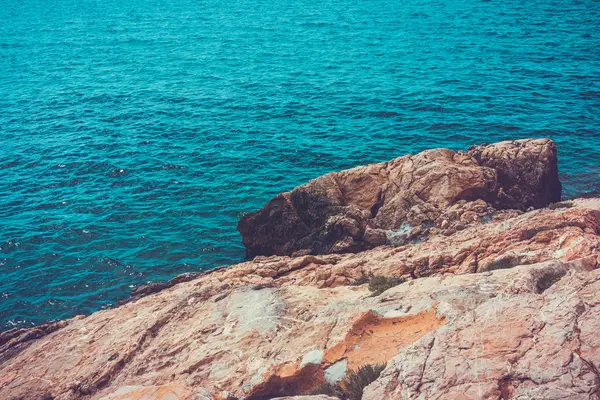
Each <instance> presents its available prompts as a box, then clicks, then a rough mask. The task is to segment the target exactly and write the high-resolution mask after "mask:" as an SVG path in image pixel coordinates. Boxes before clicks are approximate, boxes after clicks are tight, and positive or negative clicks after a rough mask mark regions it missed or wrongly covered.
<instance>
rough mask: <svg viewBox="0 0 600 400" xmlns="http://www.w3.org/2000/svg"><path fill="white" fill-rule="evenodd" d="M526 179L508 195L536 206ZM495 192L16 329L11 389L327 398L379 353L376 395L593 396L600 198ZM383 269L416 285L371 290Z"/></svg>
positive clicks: (55, 395)
mask: <svg viewBox="0 0 600 400" xmlns="http://www.w3.org/2000/svg"><path fill="white" fill-rule="evenodd" d="M542 143H546V142H542ZM545 145H548V146H550V144H548V143H546V144H544V145H542V147H543V146H545ZM503 146H504V145H503ZM510 148H511V149H512V147H510ZM470 151H473V150H470ZM502 154H504V153H502ZM461 157H467V156H466V155H464V154H463V155H461ZM482 157H483V156H482ZM469 162H470V161H469ZM367 168H368V167H367ZM511 179H514V177H513V178H511ZM525 187H531V186H529V185H526V186H523V188H521V189H519V190H518V191H517V189H515V186H512V189H510V190H509V189H508V186H506V187H505V189H503V191H505V193H506V195H507V196H510V197H511V198H512V199H519V200H518V201H526V202H527V201H531V205H532V206H538V205H539V204H535V201H538V200H533V199H535V198H537V197H535V196H534V195H533V194H532V193H534V192H535V193H538V194H539V193H542V192H543V190H537V191H528V190H526V189H525ZM532 196H533V197H532ZM536 196H537V195H536ZM523 199H525V200H523ZM527 199H529V200H527ZM488 201H489V202H488ZM488 201H485V200H483V199H476V200H473V201H467V200H465V199H463V200H458V201H455V202H454V203H453V204H451V205H448V206H447V207H444V208H440V209H439V210H438V211H439V215H438V214H436V215H437V217H436V219H435V220H434V224H433V225H431V226H427V228H425V229H422V230H421V231H419V232H417V233H414V232H408V233H406V234H405V237H404V238H403V239H402V240H400V239H399V240H398V242H397V243H395V244H389V245H385V246H378V247H375V248H373V249H369V250H365V251H362V252H357V253H348V254H325V255H299V256H296V257H289V256H270V257H257V258H255V259H253V260H252V261H248V262H245V263H241V264H238V265H234V266H231V267H228V268H221V269H217V270H214V271H212V272H209V273H206V274H204V275H200V276H197V275H192V274H190V275H186V276H183V277H179V278H177V279H175V280H173V281H172V282H170V283H167V284H164V285H161V286H160V289H162V290H158V291H156V290H155V289H153V288H150V289H148V290H143V289H140V290H138V291H136V297H134V298H133V299H132V301H130V302H128V303H126V304H123V305H122V306H120V307H118V308H115V309H110V310H104V311H99V312H97V313H94V314H92V315H90V316H88V317H78V318H74V319H72V320H68V321H63V322H60V323H55V324H49V325H46V326H42V327H38V328H36V329H30V330H14V331H9V332H5V333H3V334H1V335H0V398H1V399H4V398H6V399H45V400H47V399H61V400H67V399H82V398H83V399H105V400H116V399H155V398H156V399H201V400H204V399H215V400H217V399H253V400H258V399H273V398H278V397H283V398H286V399H292V398H294V399H296V400H300V399H306V400H309V399H310V400H325V399H327V396H323V395H321V396H312V397H306V396H309V395H311V394H312V393H314V391H315V389H317V387H318V386H320V385H321V384H324V383H326V382H329V383H335V382H337V381H340V380H341V379H343V378H344V377H345V376H346V375H347V374H348V372H349V371H352V370H356V369H357V368H358V367H360V366H362V365H365V364H379V363H385V364H386V368H385V369H384V370H383V372H382V373H381V375H380V376H379V378H378V379H376V380H375V381H374V382H373V383H372V384H370V385H369V386H368V387H367V388H366V389H365V391H364V394H363V400H375V399H431V398H433V399H435V398H439V399H500V398H503V399H513V398H514V399H517V398H519V399H523V398H536V399H538V398H540V399H563V398H570V399H590V398H595V397H594V396H596V397H597V394H598V387H599V386H600V373H599V372H598V366H599V365H600V351H599V349H600V336H599V335H598V334H597V332H598V331H599V329H600V315H599V314H600V308H599V307H598V304H600V272H599V271H600V270H598V269H597V268H598V263H599V261H600V250H599V248H598V246H599V239H600V235H599V227H600V199H579V200H574V201H570V202H564V203H559V204H552V205H551V206H550V207H546V208H536V209H530V210H529V211H527V210H525V207H520V208H519V209H502V208H500V209H498V208H496V207H500V206H498V204H495V203H493V202H491V201H490V200H489V199H488ZM547 201H548V199H546V200H544V202H547ZM528 205H529V204H528ZM436 213H437V211H436ZM415 221H416V220H415ZM444 221H446V222H444ZM428 225H429V224H428ZM416 228H419V225H418V224H414V225H413V229H416ZM372 276H385V277H402V278H404V280H405V282H404V283H400V284H398V285H395V286H392V287H389V288H387V290H384V291H383V292H382V293H381V294H379V295H373V293H372V291H371V290H370V289H369V285H368V284H367V283H365V282H366V281H368V280H369V278H370V277H372ZM154 288H156V287H154Z"/></svg>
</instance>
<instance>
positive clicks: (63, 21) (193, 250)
mask: <svg viewBox="0 0 600 400" xmlns="http://www.w3.org/2000/svg"><path fill="white" fill-rule="evenodd" d="M0 132H1V134H2V143H1V145H0V172H1V173H0V330H2V329H8V328H11V327H15V326H29V325H32V324H39V323H42V322H44V321H47V320H51V319H60V318H68V317H71V316H73V315H76V314H87V313H90V312H93V311H95V310H98V309H100V308H102V307H106V306H109V305H111V304H114V303H115V302H117V301H118V300H120V299H123V298H125V297H126V296H127V294H128V292H129V291H130V289H131V287H132V285H136V284H140V283H145V282H148V281H156V280H164V279H168V278H170V277H172V276H174V275H176V274H179V273H182V272H187V271H199V270H205V269H209V268H212V267H215V266H218V265H223V264H230V263H235V262H239V261H241V260H243V258H244V249H243V247H242V244H241V239H240V237H239V235H238V233H237V231H236V223H237V220H238V219H239V218H240V216H241V215H242V214H243V213H245V212H249V211H252V210H255V209H257V208H259V207H261V206H262V205H263V204H264V203H265V202H266V201H267V200H268V199H269V198H270V197H271V196H273V195H275V194H277V193H279V192H281V191H284V190H288V189H291V188H292V187H294V186H295V185H298V184H300V183H303V182H306V181H307V180H309V179H311V178H314V177H316V176H318V175H321V174H323V173H326V172H330V171H334V170H339V169H342V168H348V167H352V166H354V165H358V164H365V163H369V162H375V161H383V160H388V159H391V158H394V157H397V156H400V155H403V154H405V153H410V152H417V151H420V150H422V149H426V148H431V147H450V148H453V149H465V148H466V147H467V146H469V145H471V144H475V143H481V142H494V141H498V140H502V139H511V138H522V137H551V138H553V139H555V140H556V141H557V143H558V145H559V150H560V154H559V156H560V171H561V178H562V181H563V183H564V185H565V193H564V195H565V197H572V196H575V195H580V194H584V195H593V194H594V193H598V192H599V191H600V2H599V1H592V0H583V1H578V0H547V1H523V0H502V1H496V0H489V1H485V0H405V1H389V0H369V1H367V0H297V1H293V2H292V1H285V0H272V1H264V0H229V1H223V0H170V1H167V0H0Z"/></svg>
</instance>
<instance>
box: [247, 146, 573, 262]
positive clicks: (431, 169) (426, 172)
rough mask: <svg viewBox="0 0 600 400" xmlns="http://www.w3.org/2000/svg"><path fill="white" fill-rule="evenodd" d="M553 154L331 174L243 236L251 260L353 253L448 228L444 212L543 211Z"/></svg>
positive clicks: (483, 154)
mask: <svg viewBox="0 0 600 400" xmlns="http://www.w3.org/2000/svg"><path fill="white" fill-rule="evenodd" d="M556 153H557V151H556V146H555V145H554V143H553V142H552V141H551V140H549V139H525V140H517V141H511V142H501V143H497V144H493V145H483V146H474V147H471V148H470V149H469V150H468V151H467V152H454V151H452V150H447V149H436V150H428V151H424V152H422V153H419V154H417V155H414V156H412V155H409V156H404V157H399V158H396V159H394V160H392V161H389V162H384V163H379V164H371V165H368V166H364V167H357V168H353V169H350V170H346V171H341V172H334V173H330V174H327V175H324V176H321V177H319V178H316V179H314V180H312V181H311V182H309V183H307V184H305V185H302V186H299V187H297V188H295V189H294V190H292V191H291V192H287V193H283V194H280V195H278V196H276V197H275V198H274V199H272V200H271V201H270V202H269V203H268V204H267V205H266V206H265V207H264V208H263V209H261V210H259V211H257V212H254V213H250V214H247V215H245V216H244V217H243V218H242V219H241V220H240V222H239V224H238V230H239V231H240V233H241V235H242V240H243V243H244V245H245V246H246V249H247V253H248V255H249V256H256V255H291V254H329V253H348V252H358V251H362V250H365V249H369V248H373V247H375V246H378V245H382V244H390V243H393V242H394V240H395V239H398V238H397V236H399V235H400V236H402V235H403V234H404V236H410V235H409V234H410V233H411V232H412V231H413V230H415V231H414V232H412V234H413V236H418V235H419V234H421V235H423V234H426V233H428V228H429V226H430V225H438V224H439V225H443V224H444V222H443V221H446V226H441V228H442V229H446V228H448V225H449V221H456V218H453V215H447V216H444V214H445V210H446V209H447V208H448V207H451V206H453V205H456V204H461V205H463V206H464V207H465V209H462V208H460V209H459V210H455V211H456V212H460V213H461V214H463V215H461V220H462V219H465V220H469V219H471V218H482V217H483V216H485V214H486V212H488V211H490V210H488V207H489V206H492V207H494V208H495V209H509V208H510V209H519V210H526V209H528V208H529V207H535V208H540V207H544V206H547V205H548V204H550V203H551V202H556V201H560V198H561V184H560V181H559V179H558V167H557V155H556ZM476 200H479V202H478V203H476V204H468V203H470V202H474V201H476ZM459 202H460V203H459ZM465 203H467V205H465ZM454 225H455V226H454V229H460V227H461V224H456V223H454ZM403 231H406V232H404V233H403ZM399 239H400V240H402V239H406V238H402V237H401V238H399Z"/></svg>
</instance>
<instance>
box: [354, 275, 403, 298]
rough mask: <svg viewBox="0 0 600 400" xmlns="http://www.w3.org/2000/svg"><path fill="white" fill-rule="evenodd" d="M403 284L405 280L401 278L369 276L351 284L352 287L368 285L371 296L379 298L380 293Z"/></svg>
mask: <svg viewBox="0 0 600 400" xmlns="http://www.w3.org/2000/svg"><path fill="white" fill-rule="evenodd" d="M404 282H406V279H405V278H403V277H398V276H383V275H373V274H369V275H363V276H361V277H360V278H358V279H357V280H356V281H355V282H354V283H353V285H354V286H360V285H364V284H366V283H368V284H369V290H370V291H371V296H379V295H380V294H381V293H383V292H385V291H386V290H388V289H389V288H392V287H394V286H398V285H400V284H401V283H404Z"/></svg>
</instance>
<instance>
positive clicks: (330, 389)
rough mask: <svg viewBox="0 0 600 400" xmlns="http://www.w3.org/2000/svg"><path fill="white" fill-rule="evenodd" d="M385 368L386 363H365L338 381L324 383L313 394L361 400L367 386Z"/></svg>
mask: <svg viewBox="0 0 600 400" xmlns="http://www.w3.org/2000/svg"><path fill="white" fill-rule="evenodd" d="M384 369H385V364H375V365H371V364H368V365H363V366H362V367H360V368H358V369H357V370H355V371H350V372H349V373H348V374H347V375H346V377H345V378H344V379H342V380H341V381H340V382H338V383H335V384H331V383H324V384H322V385H321V386H319V387H318V388H317V389H316V390H315V391H314V392H313V393H312V394H315V395H316V394H325V395H328V396H336V397H338V398H340V399H341V400H361V398H362V395H363V391H364V390H365V388H366V387H367V386H369V385H370V384H371V383H373V382H375V380H376V379H377V378H379V375H381V372H382V371H383V370H384Z"/></svg>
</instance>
